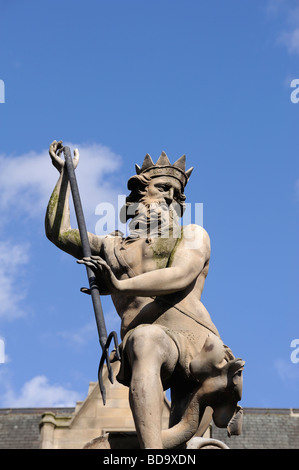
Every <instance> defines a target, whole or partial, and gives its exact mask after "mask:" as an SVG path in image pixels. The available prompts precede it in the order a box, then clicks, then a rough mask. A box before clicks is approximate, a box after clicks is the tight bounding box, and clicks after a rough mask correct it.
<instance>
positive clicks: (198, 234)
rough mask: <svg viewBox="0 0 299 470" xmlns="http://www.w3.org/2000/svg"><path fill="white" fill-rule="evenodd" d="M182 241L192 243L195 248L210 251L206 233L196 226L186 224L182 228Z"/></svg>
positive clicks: (208, 238) (199, 226)
mask: <svg viewBox="0 0 299 470" xmlns="http://www.w3.org/2000/svg"><path fill="white" fill-rule="evenodd" d="M182 240H183V241H185V242H187V243H188V244H189V243H192V242H194V243H195V247H198V248H202V247H203V246H204V247H205V248H206V249H210V245H211V242H210V237H209V234H208V232H207V231H206V230H205V229H204V228H203V227H202V226H201V225H197V224H188V225H184V226H183V227H182Z"/></svg>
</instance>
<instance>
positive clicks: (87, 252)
mask: <svg viewBox="0 0 299 470" xmlns="http://www.w3.org/2000/svg"><path fill="white" fill-rule="evenodd" d="M63 153H64V158H65V164H66V169H67V173H68V177H69V181H70V185H71V192H72V197H73V202H74V208H75V213H76V218H77V223H78V228H79V233H80V238H81V244H82V251H83V257H84V258H85V257H86V258H89V257H90V256H91V249H90V245H89V240H88V235H87V229H86V224H85V219H84V214H83V209H82V204H81V198H80V194H79V188H78V184H77V178H76V175H75V169H74V164H73V159H72V156H71V150H70V148H69V147H63ZM86 271H87V277H88V281H89V292H90V294H91V298H92V303H93V309H94V314H95V319H96V324H97V329H98V334H99V341H100V345H101V348H102V356H101V360H100V363H99V369H98V382H99V387H100V391H101V395H102V400H103V404H104V405H105V404H106V389H105V386H104V383H103V376H102V372H103V366H104V363H105V361H106V363H107V370H108V377H109V380H110V382H111V383H113V372H112V367H111V364H110V358H109V346H110V343H111V341H112V339H113V340H114V345H115V359H116V360H120V354H119V347H118V339H117V334H116V332H115V331H112V332H111V333H110V334H109V336H108V338H107V330H106V325H105V319H104V314H103V309H102V303H101V298H100V291H99V287H98V285H97V283H96V278H95V276H94V273H93V272H92V270H91V269H90V268H89V267H88V266H86ZM81 291H82V292H84V291H85V289H81Z"/></svg>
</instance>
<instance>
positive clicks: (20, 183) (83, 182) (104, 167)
mask: <svg viewBox="0 0 299 470" xmlns="http://www.w3.org/2000/svg"><path fill="white" fill-rule="evenodd" d="M64 145H68V146H69V147H70V148H71V149H74V148H78V149H79V153H80V161H79V165H78V168H77V170H76V174H77V179H78V185H79V190H80V194H81V198H82V205H83V209H84V212H85V216H86V219H87V223H88V219H89V218H90V216H91V215H93V214H94V211H95V207H96V205H97V204H98V203H99V202H101V201H104V202H106V201H115V200H116V199H117V194H118V193H119V192H120V190H119V188H115V187H113V184H112V183H111V182H109V180H108V179H107V176H108V175H109V174H110V175H111V174H114V173H116V172H117V170H118V169H119V168H120V165H121V157H120V156H119V155H117V154H115V153H114V152H113V151H112V150H110V149H109V148H108V147H105V146H103V145H100V144H73V143H64ZM0 167H1V173H0V194H1V199H0V212H2V213H5V214H6V215H9V212H11V211H12V209H13V210H14V211H16V212H17V213H18V214H22V215H26V216H31V217H32V216H33V217H35V216H37V215H38V216H40V215H41V214H42V213H45V211H46V207H47V203H48V200H49V198H50V195H51V193H52V191H53V189H54V186H55V184H56V181H57V179H58V176H59V174H58V172H57V170H56V169H55V168H54V166H53V165H52V163H51V159H50V157H49V153H48V150H43V151H41V152H39V153H36V152H33V151H31V152H28V153H26V154H22V155H16V156H9V155H3V154H2V155H0ZM16 212H15V215H16ZM2 223H3V222H2Z"/></svg>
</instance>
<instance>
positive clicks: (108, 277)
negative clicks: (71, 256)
mask: <svg viewBox="0 0 299 470" xmlns="http://www.w3.org/2000/svg"><path fill="white" fill-rule="evenodd" d="M77 263H78V264H85V266H88V267H89V268H90V269H91V270H92V271H93V272H94V274H95V276H96V280H97V284H98V286H99V289H100V292H101V287H102V284H104V285H105V287H106V288H107V289H108V291H109V293H110V294H113V293H115V292H119V290H120V282H121V281H119V280H118V279H117V278H116V276H115V275H114V273H113V272H112V269H111V268H110V266H109V265H108V264H107V263H106V261H104V260H103V258H101V257H100V256H91V257H90V258H83V259H81V260H78V261H77Z"/></svg>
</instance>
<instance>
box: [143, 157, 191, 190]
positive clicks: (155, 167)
mask: <svg viewBox="0 0 299 470" xmlns="http://www.w3.org/2000/svg"><path fill="white" fill-rule="evenodd" d="M135 168H136V173H137V175H140V174H141V173H142V174H144V173H146V174H148V176H150V177H152V178H154V177H157V176H172V177H173V178H176V179H178V180H179V181H180V182H181V183H182V185H183V186H184V187H185V186H186V184H187V182H188V180H189V178H190V175H191V173H192V171H193V167H191V168H189V170H187V171H185V168H186V155H182V156H181V157H180V158H178V160H177V161H176V162H175V163H174V164H173V165H171V163H170V161H169V158H168V157H167V155H166V153H165V152H162V153H161V155H160V157H159V158H158V160H157V162H156V164H155V163H154V162H153V160H152V158H151V156H150V155H149V154H148V153H147V154H146V155H145V158H144V160H143V163H142V166H141V167H140V166H139V165H137V164H136V165H135Z"/></svg>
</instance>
